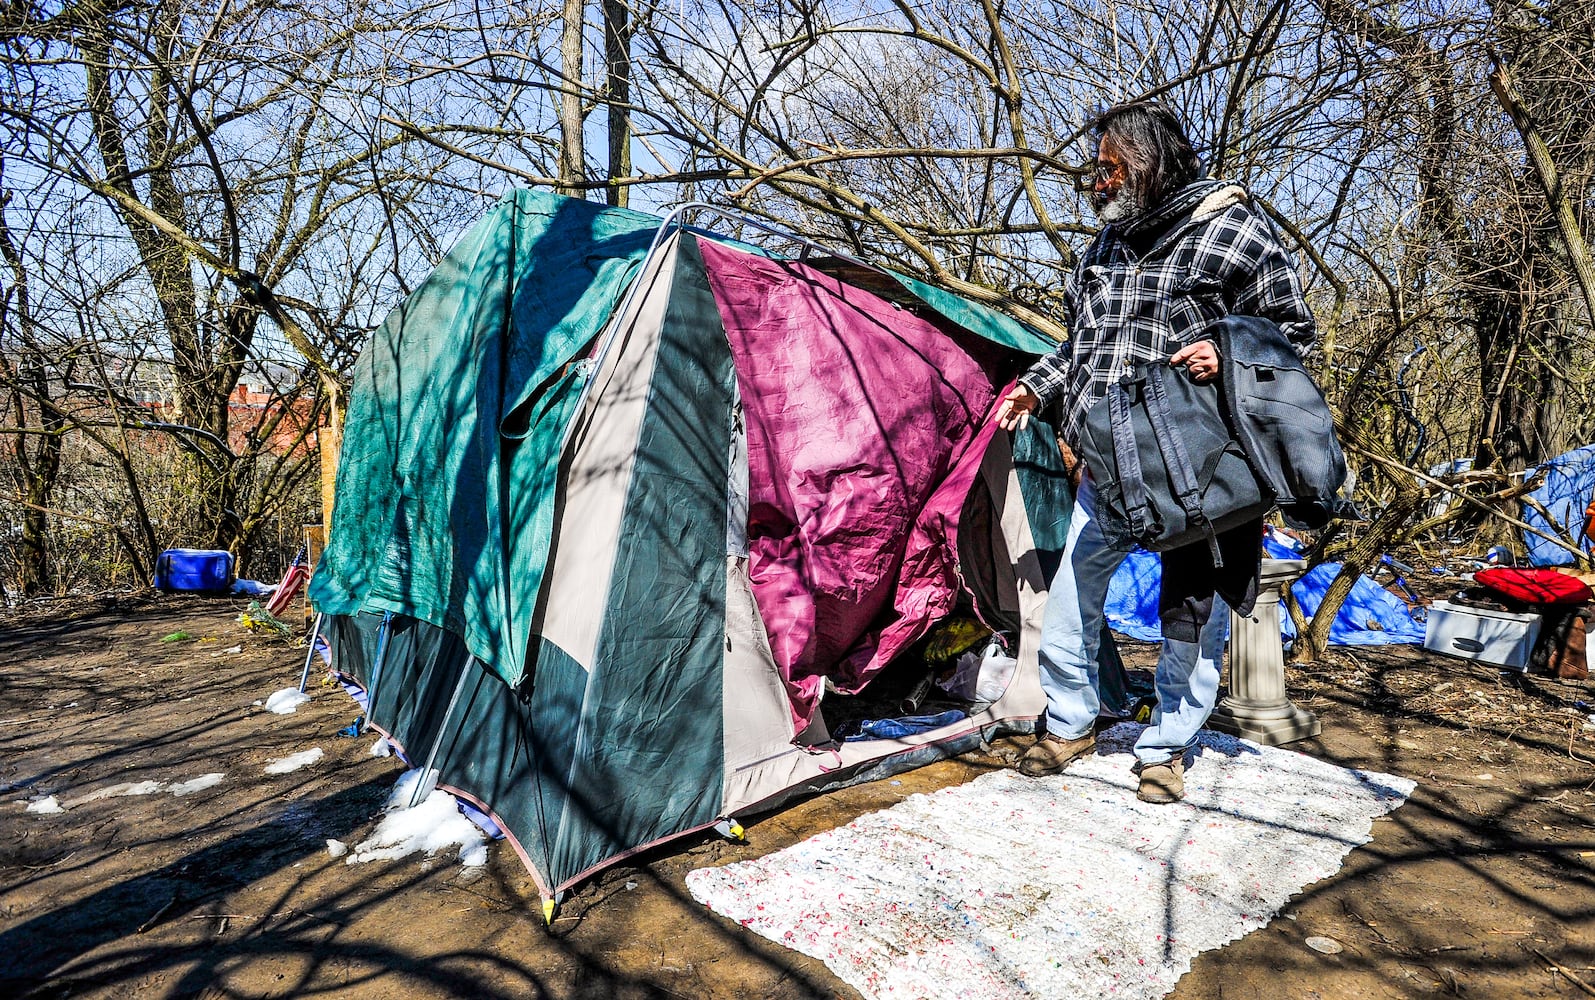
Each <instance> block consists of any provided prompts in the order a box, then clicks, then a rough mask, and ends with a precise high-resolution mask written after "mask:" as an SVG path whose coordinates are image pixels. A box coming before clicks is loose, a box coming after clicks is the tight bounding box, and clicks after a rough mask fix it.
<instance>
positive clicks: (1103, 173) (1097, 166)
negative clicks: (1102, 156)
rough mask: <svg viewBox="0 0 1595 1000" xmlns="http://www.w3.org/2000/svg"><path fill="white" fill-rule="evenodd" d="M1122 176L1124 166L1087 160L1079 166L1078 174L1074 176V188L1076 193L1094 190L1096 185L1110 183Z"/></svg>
mask: <svg viewBox="0 0 1595 1000" xmlns="http://www.w3.org/2000/svg"><path fill="white" fill-rule="evenodd" d="M1123 174H1124V164H1122V163H1103V162H1102V161H1101V160H1087V161H1086V162H1084V163H1082V164H1080V172H1079V173H1077V174H1075V175H1074V187H1075V190H1077V191H1092V190H1095V188H1096V186H1097V185H1098V184H1101V183H1104V182H1106V181H1111V180H1112V179H1113V178H1115V177H1120V176H1122V175H1123Z"/></svg>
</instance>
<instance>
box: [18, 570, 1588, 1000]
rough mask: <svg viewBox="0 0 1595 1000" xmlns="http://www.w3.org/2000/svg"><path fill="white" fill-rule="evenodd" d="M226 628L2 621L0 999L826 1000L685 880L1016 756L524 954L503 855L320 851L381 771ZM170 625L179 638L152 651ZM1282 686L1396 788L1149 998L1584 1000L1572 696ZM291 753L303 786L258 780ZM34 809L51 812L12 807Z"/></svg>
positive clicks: (802, 808)
mask: <svg viewBox="0 0 1595 1000" xmlns="http://www.w3.org/2000/svg"><path fill="white" fill-rule="evenodd" d="M242 607H243V604H242V603H241V602H238V601H229V600H217V599H195V598H178V597H161V596H156V595H138V596H133V597H127V598H122V599H119V600H97V601H87V602H79V603H77V604H75V605H58V606H53V607H49V608H45V609H34V610H30V611H28V612H27V613H25V614H11V615H10V616H9V617H5V618H0V792H3V794H0V997H77V996H84V997H131V996H138V997H163V998H184V997H195V998H199V997H203V998H206V1000H210V998H218V1000H219V998H222V997H268V996H271V997H283V996H314V995H323V996H336V997H360V998H367V997H370V998H376V997H384V998H386V997H444V996H459V997H465V996H470V997H505V998H509V997H516V998H525V997H553V998H571V997H584V998H586V997H592V998H633V997H680V998H733V997H735V998H748V997H769V998H782V1000H786V998H808V997H854V996H856V995H857V994H856V993H854V991H853V990H852V989H851V988H849V987H847V986H845V985H844V984H843V983H841V982H840V981H839V980H838V979H836V977H835V976H833V975H832V974H831V973H830V972H829V971H828V970H827V969H826V968H825V967H824V966H823V965H821V964H820V963H818V962H815V961H813V960H810V959H808V958H805V957H803V956H801V955H798V954H796V953H794V952H790V951H786V950H784V949H782V948H780V947H777V946H776V945H774V944H771V943H769V942H766V941H764V940H762V939H760V938H758V937H756V936H754V935H752V934H750V933H748V932H746V931H745V930H743V929H742V928H740V927H738V926H735V925H732V924H731V923H729V922H728V921H725V920H723V919H721V918H719V917H716V916H715V915H713V914H711V913H709V912H708V911H707V910H706V909H705V908H704V907H702V906H700V905H698V904H696V903H694V902H693V901H692V899H691V897H690V896H689V895H688V894H687V892H686V889H685V887H684V877H685V875H686V873H687V872H688V871H690V870H692V869H694V868H698V867H703V866H706V865H715V864H723V863H726V862H728V861H731V860H735V859H740V858H749V857H755V856H758V855H761V854H764V853H766V852H769V851H774V850H777V849H779V848H782V847H785V846H788V845H790V844H792V843H794V842H796V841H798V840H800V839H803V838H805V837H807V836H810V835H812V834H814V833H817V832H819V831H821V830H825V829H828V828H831V827H834V826H837V825H840V824H843V823H846V822H848V821H849V820H851V819H853V818H854V817H856V816H858V815H860V814H861V813H864V812H866V811H870V810H875V809H880V808H883V807H886V806H889V805H891V804H893V803H895V802H897V801H899V800H900V799H902V798H904V797H905V796H907V795H910V794H913V793H915V792H922V791H930V790H933V789H936V788H940V787H943V786H946V785H949V784H952V783H956V782H962V781H966V780H969V779H970V778H972V777H973V776H975V775H976V774H978V773H979V772H980V771H982V770H983V769H989V768H993V767H1001V766H1004V765H1005V761H1006V760H1011V759H1012V758H1013V757H1014V756H1015V755H1016V754H1017V753H1018V752H1019V751H1020V749H1021V748H1022V741H1003V742H1001V743H999V744H998V745H997V746H995V747H993V752H992V753H991V754H982V755H976V756H968V757H964V758H960V759H957V760H951V761H945V762H942V763H939V764H935V765H932V766H930V767H925V768H922V769H920V770H918V771H914V772H910V773H908V774H905V775H901V776H899V777H898V779H897V782H895V783H894V782H888V781H878V782H873V783H870V784H866V785H862V786H859V787H856V788H851V789H847V790H845V791H842V792H838V793H834V794H829V795H824V796H819V797H816V798H813V799H810V800H808V801H805V802H803V803H800V804H798V805H796V806H794V807H792V808H788V809H786V810H784V811H781V812H779V813H776V814H774V815H770V816H766V817H762V818H756V819H755V820H754V821H753V822H750V823H749V824H748V835H749V842H748V843H747V844H746V845H737V844H731V843H727V842H724V841H721V840H718V839H714V838H694V839H686V840H682V841H679V842H677V843H675V844H673V845H668V846H666V847H665V848H663V849H661V850H659V851H657V852H655V853H654V854H652V855H649V856H645V857H643V858H642V859H640V860H639V859H633V863H629V864H623V865H620V866H617V867H614V868H612V869H610V870H608V871H607V872H605V873H604V874H602V875H601V876H599V877H598V878H596V879H594V880H593V881H591V882H589V883H587V884H585V885H584V886H581V887H579V888H578V889H577V890H576V891H575V892H574V893H573V895H571V896H570V897H569V898H568V899H567V901H566V903H565V905H564V907H563V909H562V911H561V915H560V917H559V919H558V920H556V921H555V923H554V925H553V927H552V929H550V930H545V929H544V927H543V926H542V920H541V917H540V913H539V904H538V897H537V892H536V889H535V887H534V886H533V884H532V881H531V879H530V877H529V876H528V875H527V874H526V872H525V871H524V869H522V867H521V865H520V863H519V861H518V860H517V858H516V857H515V855H514V853H513V852H512V851H510V850H508V849H507V848H505V847H503V846H502V845H498V846H495V847H494V848H493V849H492V851H491V853H490V861H489V863H488V865H487V867H486V868H482V869H462V868H461V867H460V865H459V863H458V861H457V859H455V858H454V857H453V856H444V855H441V854H440V855H439V856H437V857H436V858H433V859H431V860H429V861H427V860H423V859H422V858H421V856H419V855H412V856H411V857H409V858H406V859H403V860H400V861H396V862H391V863H382V862H378V863H372V864H364V865H356V866H350V865H346V864H345V863H344V862H343V860H342V859H337V858H333V857H331V856H329V854H328V853H327V851H326V849H325V842H326V840H327V839H328V838H337V839H339V840H343V841H346V842H348V843H354V842H356V841H358V840H360V839H362V837H364V836H365V835H367V834H368V833H369V832H370V830H371V828H372V826H373V825H374V817H375V816H376V814H377V812H378V809H379V806H380V804H381V802H382V800H383V798H384V797H385V795H386V793H387V792H388V790H389V789H390V787H391V786H392V784H393V782H394V780H395V778H396V777H397V776H398V774H399V772H400V769H401V765H400V764H399V763H398V762H397V761H395V760H393V759H386V760H384V759H377V758H373V757H371V756H370V754H369V749H370V744H371V742H372V739H371V738H370V737H362V738H358V739H351V738H344V737H340V736H339V735H337V733H338V730H340V729H341V728H343V727H345V726H347V725H349V724H350V723H351V722H352V721H353V720H354V718H355V716H356V708H355V706H354V704H353V703H352V702H351V701H350V700H349V699H348V698H347V697H346V696H345V695H344V694H343V693H342V692H341V691H339V690H337V689H335V688H323V687H312V693H313V694H314V696H315V697H314V700H313V701H312V702H311V703H310V704H308V705H306V706H304V707H303V708H301V709H300V710H299V711H298V712H297V713H296V714H292V715H274V714H270V713H268V712H266V711H265V710H264V709H262V708H261V707H258V706H257V705H256V702H258V701H260V700H262V699H264V698H266V697H267V696H268V695H269V694H270V693H271V692H272V691H275V690H277V689H280V688H283V687H287V686H289V685H290V684H293V683H295V682H296V681H297V679H298V673H299V669H300V665H301V663H302V657H303V650H302V649H299V650H296V649H294V648H292V647H290V646H288V645H286V644H284V643H282V642H280V641H277V642H274V641H271V640H269V639H266V638H264V637H260V636H256V635H254V634H251V633H248V632H246V631H245V630H244V629H243V627H242V626H241V625H239V624H238V623H237V615H238V612H239V611H240V610H241V609H242ZM179 631H181V632H187V633H188V634H189V636H190V638H188V639H184V640H178V641H173V642H165V643H163V642H161V639H162V637H165V636H168V635H170V634H171V633H175V632H179ZM238 646H241V647H242V649H241V651H237V652H233V651H231V650H233V649H234V648H235V647H238ZM1127 648H1128V655H1127V658H1128V659H1129V660H1130V661H1131V662H1132V664H1133V665H1141V666H1145V665H1147V664H1148V663H1149V662H1150V657H1151V650H1150V649H1149V648H1144V647H1143V648H1137V647H1134V646H1133V645H1131V644H1127ZM1289 681H1290V686H1291V691H1292V694H1293V696H1294V697H1295V698H1296V700H1297V702H1298V704H1301V705H1303V706H1305V707H1307V708H1310V709H1312V710H1313V711H1315V712H1317V713H1318V714H1319V716H1320V718H1321V719H1322V721H1323V727H1324V735H1323V737H1322V738H1321V739H1317V740H1313V741H1309V742H1306V743H1302V744H1297V749H1300V750H1302V751H1304V752H1306V753H1310V754H1313V755H1316V756H1320V757H1323V758H1326V759H1328V760H1332V761H1334V762H1336V763H1339V764H1343V765H1346V766H1351V767H1365V768H1372V769H1377V770H1381V771H1388V772H1392V773H1395V774H1400V775H1405V776H1407V777H1410V778H1413V779H1416V780H1417V781H1418V783H1419V784H1418V788H1417V790H1416V791H1415V792H1414V793H1413V796H1412V798H1411V800H1410V801H1409V802H1408V803H1407V804H1406V805H1404V806H1403V807H1402V808H1400V809H1398V810H1396V811H1395V812H1394V813H1392V814H1391V815H1390V816H1388V817H1386V818H1383V819H1381V820H1379V821H1377V822H1376V823H1375V824H1374V838H1373V841H1372V842H1371V843H1370V844H1368V845H1366V846H1364V847H1361V848H1358V849H1357V850H1355V851H1353V852H1352V854H1351V855H1350V856H1349V857H1348V858H1347V861H1346V864H1345V866H1344V867H1343V868H1342V870H1341V871H1340V872H1339V873H1338V874H1336V875H1334V876H1333V877H1331V878H1328V879H1325V880H1324V881H1322V882H1319V883H1317V884H1314V885H1311V886H1309V887H1307V888H1306V889H1305V890H1304V891H1303V892H1302V893H1300V894H1299V895H1298V896H1297V897H1296V898H1295V899H1294V900H1292V902H1291V903H1290V904H1289V905H1288V906H1287V907H1286V909H1285V911H1284V912H1283V913H1281V914H1280V915H1279V916H1277V917H1276V918H1275V919H1274V921H1273V922H1272V923H1271V924H1270V925H1269V926H1268V927H1266V928H1264V929H1262V930H1260V931H1257V932H1255V933H1253V934H1251V935H1249V936H1247V937H1245V938H1242V939H1241V940H1239V941H1236V942H1234V943H1232V944H1230V945H1228V946H1227V947H1224V948H1222V949H1219V950H1216V951H1211V952H1207V953H1205V954H1203V955H1201V956H1200V957H1199V958H1198V959H1197V961H1196V963H1195V966H1194V968H1193V969H1192V970H1191V972H1190V973H1189V974H1187V975H1186V976H1185V977H1184V978H1183V979H1182V980H1181V981H1180V983H1179V986H1178V988H1177V989H1176V990H1175V992H1174V994H1173V996H1175V997H1180V998H1197V997H1224V998H1229V1000H1241V998H1253V997H1255V998H1269V1000H1275V998H1330V997H1423V996H1430V995H1439V996H1467V997H1572V996H1585V995H1588V996H1595V764H1592V763H1591V762H1592V761H1595V728H1585V723H1586V721H1587V720H1588V719H1589V718H1590V713H1591V712H1595V704H1584V703H1595V691H1592V685H1591V684H1590V683H1589V682H1582V681H1581V682H1562V681H1553V680H1546V679H1543V678H1536V677H1529V678H1521V677H1515V678H1503V676H1502V675H1501V674H1500V672H1499V671H1497V670H1495V669H1493V668H1488V667H1484V666H1480V665H1476V664H1470V663H1466V662H1462V661H1457V660H1450V659H1445V658H1441V657H1434V656H1429V655H1426V654H1423V653H1422V652H1421V651H1418V650H1415V649H1413V648H1411V647H1389V648H1384V649H1377V650H1372V649H1370V650H1359V651H1354V652H1346V651H1340V652H1336V653H1335V654H1333V657H1332V659H1331V660H1330V661H1329V662H1326V663H1323V664H1320V665H1317V666H1315V667H1313V668H1311V669H1308V670H1298V669H1296V668H1292V669H1291V672H1290V677H1289ZM311 747H319V748H321V749H322V750H323V751H324V752H325V756H324V757H323V758H322V759H321V760H320V761H319V762H318V763H317V764H315V765H313V766H310V767H306V768H302V769H300V770H297V771H293V772H291V773H288V774H284V775H280V776H275V777H274V776H269V775H265V774H264V772H263V768H264V765H265V764H266V763H267V762H268V761H270V760H272V759H274V758H280V757H283V756H286V755H288V754H291V753H296V752H299V751H303V750H306V749H309V748H311ZM209 774H222V775H225V777H224V778H223V779H221V780H220V781H219V783H216V784H214V785H212V786H211V787H207V788H203V789H200V790H197V791H194V792H192V793H190V794H187V795H184V796H182V797H177V796H174V795H172V794H170V793H169V792H162V793H158V794H150V795H140V796H108V797H103V798H99V799H97V800H88V801H79V800H83V799H85V798H86V797H88V796H90V795H92V793H93V792H95V791H96V790H103V789H106V788H109V787H110V786H113V785H116V784H118V783H123V782H141V781H160V782H164V783H166V785H167V786H168V787H169V786H170V785H172V784H173V783H177V782H182V781H187V780H191V779H194V778H198V777H200V776H203V775H209ZM47 794H53V795H55V796H57V798H58V800H59V801H61V802H62V803H63V804H65V805H66V806H67V807H68V808H67V811H66V812H64V813H59V814H53V815H51V814H39V813H32V812H27V811H26V808H25V807H26V803H28V802H29V801H34V800H37V799H39V798H41V797H42V796H44V795H47ZM1310 936H1326V937H1331V938H1334V939H1335V940H1337V941H1339V942H1341V943H1342V944H1343V945H1344V950H1343V951H1342V952H1340V953H1339V954H1334V955H1325V954H1320V953H1318V952H1317V951H1314V950H1311V949H1309V948H1308V947H1306V946H1305V944H1304V941H1305V939H1306V938H1308V937H1310Z"/></svg>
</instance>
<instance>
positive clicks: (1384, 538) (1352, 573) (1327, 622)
mask: <svg viewBox="0 0 1595 1000" xmlns="http://www.w3.org/2000/svg"><path fill="white" fill-rule="evenodd" d="M1427 496H1428V490H1427V489H1425V488H1424V487H1423V486H1421V485H1415V486H1406V487H1403V488H1402V490H1401V491H1400V492H1399V493H1397V494H1396V496H1395V498H1394V499H1393V500H1391V501H1390V503H1389V505H1388V506H1386V507H1385V509H1384V510H1383V511H1382V512H1381V513H1380V515H1379V517H1378V518H1376V519H1375V520H1374V522H1373V524H1371V525H1369V526H1368V530H1367V531H1365V532H1363V534H1362V537H1361V538H1360V539H1358V540H1357V544H1356V545H1354V546H1352V548H1351V551H1350V552H1348V553H1347V554H1346V557H1345V563H1344V564H1343V565H1342V566H1341V567H1340V573H1339V574H1337V575H1336V576H1335V578H1334V580H1332V581H1331V582H1330V584H1329V589H1328V590H1327V591H1325V592H1324V599H1323V601H1322V602H1320V603H1319V605H1318V608H1317V610H1316V611H1314V612H1313V618H1312V623H1311V624H1310V625H1309V626H1308V627H1307V630H1306V631H1304V632H1301V633H1298V635H1297V640H1296V648H1295V650H1294V651H1293V652H1292V654H1291V660H1292V661H1293V662H1295V663H1313V662H1315V661H1317V660H1318V659H1320V658H1321V657H1322V656H1323V655H1324V651H1325V650H1327V649H1328V648H1329V629H1330V626H1332V625H1333V624H1334V622H1335V617H1336V616H1337V615H1339V614H1340V608H1341V606H1342V605H1344V604H1345V603H1346V598H1347V597H1348V596H1350V594H1351V588H1352V586H1353V585H1354V584H1356V582H1357V581H1358V579H1360V578H1361V577H1362V575H1363V574H1364V573H1366V572H1368V570H1370V569H1372V568H1373V566H1374V564H1375V563H1377V562H1378V561H1379V557H1380V556H1381V555H1383V554H1384V553H1385V551H1386V550H1387V549H1389V548H1390V547H1391V546H1392V545H1394V544H1395V543H1396V542H1397V541H1398V540H1399V539H1400V536H1401V533H1402V531H1403V529H1405V528H1406V527H1407V522H1408V521H1410V520H1411V519H1412V515H1413V514H1415V513H1417V510H1418V508H1419V507H1420V506H1422V505H1423V501H1424V498H1425V497H1427Z"/></svg>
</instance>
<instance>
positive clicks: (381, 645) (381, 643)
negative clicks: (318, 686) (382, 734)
mask: <svg viewBox="0 0 1595 1000" xmlns="http://www.w3.org/2000/svg"><path fill="white" fill-rule="evenodd" d="M392 623H393V612H391V611H384V612H382V624H381V626H379V627H378V628H377V656H376V660H375V661H374V662H373V663H372V664H371V683H369V684H367V685H366V724H365V727H364V728H363V729H361V730H360V731H361V732H363V733H364V732H369V731H370V730H371V710H372V709H373V708H376V707H377V681H379V680H381V679H382V661H383V660H384V659H385V658H386V657H387V655H388V626H389V625H391V624H392Z"/></svg>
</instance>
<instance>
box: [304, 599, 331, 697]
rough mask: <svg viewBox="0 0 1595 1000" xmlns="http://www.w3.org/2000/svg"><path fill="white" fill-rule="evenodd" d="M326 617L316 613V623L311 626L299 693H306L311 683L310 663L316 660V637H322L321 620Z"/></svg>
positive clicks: (323, 614)
mask: <svg viewBox="0 0 1595 1000" xmlns="http://www.w3.org/2000/svg"><path fill="white" fill-rule="evenodd" d="M325 617H326V613H325V612H322V611H317V612H316V623H315V624H314V625H312V626H310V649H309V650H307V651H306V652H305V669H304V670H302V671H300V672H299V693H300V694H304V693H305V685H306V684H308V683H310V661H312V660H314V659H315V658H316V637H317V636H319V635H321V620H322V619H323V618H325Z"/></svg>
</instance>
